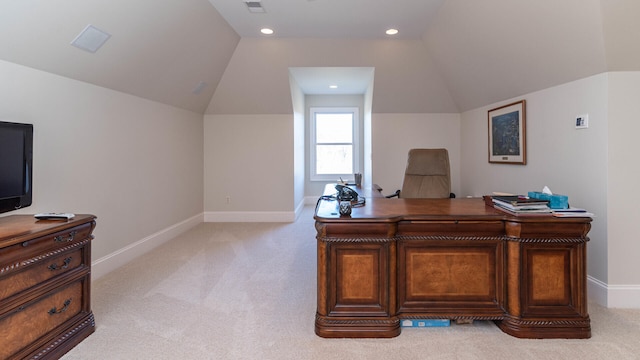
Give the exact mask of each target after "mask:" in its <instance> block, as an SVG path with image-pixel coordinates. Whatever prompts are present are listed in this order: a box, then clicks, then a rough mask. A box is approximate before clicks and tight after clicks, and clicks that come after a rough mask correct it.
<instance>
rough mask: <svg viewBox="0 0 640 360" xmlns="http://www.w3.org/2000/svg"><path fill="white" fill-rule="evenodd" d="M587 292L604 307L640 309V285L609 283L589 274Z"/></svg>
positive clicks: (590, 297)
mask: <svg viewBox="0 0 640 360" xmlns="http://www.w3.org/2000/svg"><path fill="white" fill-rule="evenodd" d="M587 294H589V299H591V300H593V301H595V302H596V303H598V304H600V305H602V306H604V307H608V308H624V309H640V285H607V284H606V283H604V282H602V281H600V280H598V279H596V278H594V277H591V276H587Z"/></svg>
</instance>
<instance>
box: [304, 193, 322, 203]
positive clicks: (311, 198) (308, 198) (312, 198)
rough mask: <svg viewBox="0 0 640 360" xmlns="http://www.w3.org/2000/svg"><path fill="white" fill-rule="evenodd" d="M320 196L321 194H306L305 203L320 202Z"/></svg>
mask: <svg viewBox="0 0 640 360" xmlns="http://www.w3.org/2000/svg"><path fill="white" fill-rule="evenodd" d="M319 198H320V195H318V196H305V197H304V204H305V205H315V204H316V203H318V199H319Z"/></svg>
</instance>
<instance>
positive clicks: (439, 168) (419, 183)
mask: <svg viewBox="0 0 640 360" xmlns="http://www.w3.org/2000/svg"><path fill="white" fill-rule="evenodd" d="M396 196H397V197H401V198H433V199H435V198H455V197H456V195H455V194H454V193H452V192H451V172H450V170H449V152H448V151H447V149H411V150H409V157H408V159H407V168H406V169H405V171H404V181H403V183H402V189H401V190H397V191H396V192H395V193H394V194H392V195H389V196H386V197H387V198H392V197H396Z"/></svg>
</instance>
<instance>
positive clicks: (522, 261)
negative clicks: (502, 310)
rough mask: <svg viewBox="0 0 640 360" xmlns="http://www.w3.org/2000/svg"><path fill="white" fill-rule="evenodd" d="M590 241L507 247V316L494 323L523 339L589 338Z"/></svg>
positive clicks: (529, 241) (524, 242)
mask: <svg viewBox="0 0 640 360" xmlns="http://www.w3.org/2000/svg"><path fill="white" fill-rule="evenodd" d="M585 259H586V239H581V238H577V239H524V240H523V239H514V241H509V242H508V243H507V268H508V271H507V298H508V301H507V316H505V319H504V320H502V321H497V322H496V324H497V325H498V327H500V329H502V331H504V332H505V333H507V334H510V335H512V336H515V337H519V338H572V339H584V338H589V337H591V325H590V320H589V314H588V313H587V299H586V261H585Z"/></svg>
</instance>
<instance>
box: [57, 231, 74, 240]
mask: <svg viewBox="0 0 640 360" xmlns="http://www.w3.org/2000/svg"><path fill="white" fill-rule="evenodd" d="M77 233H78V232H77V231H75V230H73V231H72V232H70V233H69V236H67V237H65V236H62V235H58V236H56V237H54V238H53V241H55V242H69V241H73V239H74V238H75V237H76V234H77Z"/></svg>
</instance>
